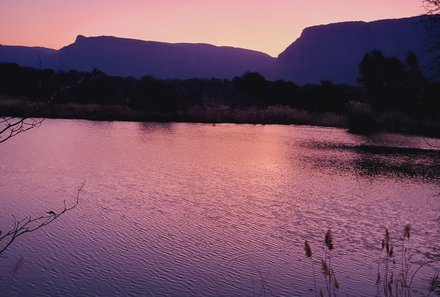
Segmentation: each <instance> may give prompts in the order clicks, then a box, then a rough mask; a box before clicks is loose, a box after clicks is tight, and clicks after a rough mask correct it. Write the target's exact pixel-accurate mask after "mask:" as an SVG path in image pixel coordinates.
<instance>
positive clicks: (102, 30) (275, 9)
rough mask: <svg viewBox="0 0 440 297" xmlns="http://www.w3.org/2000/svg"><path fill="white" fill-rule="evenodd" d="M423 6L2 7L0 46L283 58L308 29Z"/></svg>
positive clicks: (27, 0)
mask: <svg viewBox="0 0 440 297" xmlns="http://www.w3.org/2000/svg"><path fill="white" fill-rule="evenodd" d="M422 12H423V6H422V3H421V0H305V1H298V0H0V44H3V45H25V46H44V47H49V48H54V49H59V48H61V47H63V46H66V45H68V44H71V43H73V42H74V40H75V38H76V36H77V35H79V34H82V35H85V36H101V35H111V36H117V37H125V38H134V39H142V40H155V41H163V42H191V43H210V44H214V45H227V46H234V47H242V48H248V49H253V50H258V51H262V52H265V53H267V54H269V55H271V56H274V57H276V56H278V54H279V53H281V52H282V51H283V50H284V49H285V48H286V47H287V46H289V45H290V44H291V43H292V42H293V41H295V40H296V39H297V38H298V37H299V36H300V34H301V32H302V30H303V29H304V28H305V27H308V26H313V25H319V24H328V23H334V22H342V21H372V20H379V19H389V18H400V17H408V16H415V15H419V14H421V13H422Z"/></svg>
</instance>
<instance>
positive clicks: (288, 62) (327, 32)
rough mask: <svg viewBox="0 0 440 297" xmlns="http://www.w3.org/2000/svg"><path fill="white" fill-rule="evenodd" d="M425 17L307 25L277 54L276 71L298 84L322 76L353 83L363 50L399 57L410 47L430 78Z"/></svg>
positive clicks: (409, 49) (318, 80) (428, 34)
mask: <svg viewBox="0 0 440 297" xmlns="http://www.w3.org/2000/svg"><path fill="white" fill-rule="evenodd" d="M424 20H426V18H425V17H412V18H404V19H394V20H381V21H375V22H369V23H366V22H345V23H335V24H329V25H320V26H315V27H309V28H306V29H304V31H303V32H302V34H301V36H300V37H299V38H298V39H297V40H296V41H295V42H293V43H292V44H291V45H290V46H289V47H288V48H287V49H286V50H285V51H284V52H282V53H281V54H280V55H279V57H278V60H277V70H276V73H277V75H278V77H280V78H283V79H287V80H293V81H295V82H296V83H299V84H305V83H318V82H320V81H321V80H330V81H332V82H335V83H351V84H354V83H356V79H357V76H358V65H359V62H360V61H361V59H362V57H363V56H364V54H365V53H366V52H369V51H371V50H373V49H379V50H381V51H382V52H383V53H384V55H386V56H396V57H398V58H400V59H401V60H404V59H405V56H406V54H407V52H408V51H413V52H414V53H415V54H416V55H417V57H418V58H419V62H420V66H421V68H422V70H423V71H424V72H425V73H426V74H428V76H431V78H432V75H433V74H432V73H433V69H431V68H430V62H431V60H432V57H431V55H430V53H428V49H429V48H430V40H431V35H430V32H429V30H428V26H427V23H426V22H425V21H424Z"/></svg>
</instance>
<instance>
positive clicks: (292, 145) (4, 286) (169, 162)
mask: <svg viewBox="0 0 440 297" xmlns="http://www.w3.org/2000/svg"><path fill="white" fill-rule="evenodd" d="M0 156H1V160H2V161H1V163H0V172H1V175H0V191H1V192H0V193H1V197H0V199H1V207H0V230H3V231H5V230H7V229H8V228H10V227H11V226H12V223H13V221H14V218H13V216H15V217H16V218H23V217H25V216H27V215H31V216H38V215H41V214H44V213H46V212H47V211H50V210H53V211H60V210H61V209H62V208H63V201H64V200H66V203H67V204H68V205H70V204H71V203H73V202H74V200H75V194H76V191H77V189H78V188H79V187H80V186H81V184H82V183H83V182H84V181H85V180H86V184H85V186H84V188H83V190H82V191H81V193H80V202H79V205H78V206H77V207H76V208H75V209H73V210H71V211H69V212H68V213H66V214H64V215H62V216H61V217H60V218H59V219H58V220H56V221H54V222H53V223H51V224H50V225H48V226H46V227H44V228H42V229H40V230H38V231H36V232H33V233H29V234H26V235H23V236H22V237H19V238H17V240H16V241H15V242H14V244H13V245H12V246H11V247H10V248H9V249H8V250H7V251H6V253H4V254H3V255H2V256H1V257H0V263H1V264H0V295H2V296H315V294H314V292H313V288H314V281H313V273H312V268H311V262H310V260H309V259H307V258H306V257H305V254H304V241H305V240H308V241H309V242H310V244H311V246H312V250H313V253H314V255H313V258H314V269H315V273H316V282H317V287H318V289H319V288H324V287H325V284H324V281H323V276H322V274H321V269H320V259H321V258H322V256H323V245H324V244H323V240H324V235H325V233H326V232H327V230H328V229H331V230H332V233H333V237H334V245H335V249H334V251H333V252H332V255H331V265H332V267H333V269H334V271H335V273H336V276H337V278H338V281H339V284H340V293H341V296H346V295H347V294H348V296H373V295H374V294H375V293H376V291H377V288H376V286H375V281H376V275H377V270H378V261H379V259H380V257H381V255H382V254H381V241H382V238H383V236H384V235H383V234H384V228H385V227H386V228H388V229H389V230H390V233H391V238H392V241H393V244H394V246H395V254H396V259H397V261H400V255H401V246H402V242H401V241H400V240H399V238H400V237H401V236H402V230H403V227H404V225H405V224H408V223H410V224H411V226H412V230H413V231H412V234H411V238H410V242H409V243H408V245H407V246H408V247H410V248H411V251H412V254H413V259H412V262H413V263H414V265H413V266H412V268H411V269H412V271H414V270H415V269H416V268H418V267H419V266H420V265H423V264H424V263H426V262H427V258H426V256H425V254H427V253H432V252H433V251H434V250H435V249H437V251H438V249H439V248H440V227H439V221H438V220H437V218H438V217H439V216H440V162H439V160H440V140H436V139H430V138H425V137H416V136H403V135H397V134H380V135H376V136H371V137H366V136H356V135H352V134H349V133H347V132H346V131H345V130H342V129H334V128H320V127H307V126H302V127H301V126H278V125H234V124H217V125H210V124H184V123H178V124H172V123H171V124H154V123H132V122H92V121H75V120H45V121H44V122H43V125H42V126H41V127H40V128H36V129H33V130H30V131H28V132H26V133H23V134H21V135H19V136H17V137H15V138H13V139H11V140H9V141H7V142H5V143H3V144H1V145H0ZM439 264H440V263H433V264H429V265H425V266H423V268H422V269H420V271H419V272H418V273H417V274H416V277H415V280H414V283H413V285H412V287H413V290H414V296H421V295H422V294H423V290H424V289H425V288H426V287H427V286H428V281H429V278H430V277H432V275H433V274H434V273H435V272H437V273H438V272H439V270H440V265H439ZM396 265H397V266H399V262H397V264H396ZM382 267H383V266H381V268H380V269H382ZM398 268H399V267H397V268H396V269H397V270H396V271H398ZM425 292H426V291H425Z"/></svg>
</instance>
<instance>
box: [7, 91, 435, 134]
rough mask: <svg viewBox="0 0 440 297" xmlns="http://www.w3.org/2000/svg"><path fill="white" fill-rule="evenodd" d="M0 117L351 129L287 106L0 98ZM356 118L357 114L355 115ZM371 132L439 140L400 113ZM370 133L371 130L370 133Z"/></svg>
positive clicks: (334, 117) (374, 122)
mask: <svg viewBox="0 0 440 297" xmlns="http://www.w3.org/2000/svg"><path fill="white" fill-rule="evenodd" d="M0 115H1V116H14V117H23V116H30V117H42V118H58V119H86V120H95V121H138V122H189V123H237V124H282V125H291V124H294V125H310V126H324V127H338V128H346V129H350V125H351V123H350V115H345V114H338V113H333V112H310V111H306V110H301V109H295V108H292V107H289V106H280V105H273V106H267V107H264V108H262V107H248V108H232V107H230V106H226V105H217V106H208V107H199V106H195V107H192V108H189V109H187V110H182V111H174V112H149V111H143V110H139V109H135V108H132V107H130V106H127V105H100V104H77V103H65V104H56V103H51V104H47V105H44V104H40V105H38V104H36V103H35V102H33V101H29V100H27V99H26V98H20V97H11V96H0ZM355 117H356V119H359V115H355ZM365 121H366V122H365V125H367V126H374V131H386V132H398V133H404V134H415V135H424V136H432V137H440V121H435V120H430V119H415V118H412V117H410V116H408V115H406V114H403V113H399V112H384V113H381V114H377V115H375V118H374V119H366V120H365ZM370 132H371V131H370Z"/></svg>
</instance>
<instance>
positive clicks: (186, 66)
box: [0, 17, 435, 84]
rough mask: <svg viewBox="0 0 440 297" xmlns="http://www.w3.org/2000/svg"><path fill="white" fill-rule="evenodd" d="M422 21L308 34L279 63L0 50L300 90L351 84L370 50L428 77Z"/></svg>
mask: <svg viewBox="0 0 440 297" xmlns="http://www.w3.org/2000/svg"><path fill="white" fill-rule="evenodd" d="M427 20H429V19H428V18H427V17H412V18H403V19H393V20H380V21H374V22H343V23H335V24H328V25H319V26H313V27H308V28H306V29H304V30H303V32H302V34H301V36H300V37H299V38H298V39H297V40H296V41H294V42H293V43H292V44H291V45H290V46H289V47H288V48H287V49H286V50H285V51H283V52H282V53H281V54H280V55H279V56H278V58H273V57H271V56H269V55H267V54H264V53H262V52H258V51H252V50H247V49H241V48H234V47H226V46H220V47H219V46H213V45H209V44H191V43H164V42H156V41H142V40H134V39H127V38H117V37H111V36H99V37H84V36H82V35H79V36H78V37H77V38H76V40H75V42H74V43H72V44H70V45H68V46H65V47H63V48H61V49H60V50H54V49H48V48H42V47H24V46H7V45H0V62H12V63H17V64H19V65H21V66H29V67H36V68H48V69H54V70H57V71H68V70H80V71H91V70H93V69H94V68H97V69H99V70H101V71H103V72H105V73H106V74H108V75H115V76H134V77H142V76H146V75H150V76H153V77H156V78H161V79H168V78H172V79H189V78H212V77H215V78H227V79H231V78H233V77H234V76H239V75H242V74H243V73H245V72H248V71H250V72H259V73H261V74H262V75H264V76H265V77H266V78H268V79H272V80H274V79H284V80H291V81H294V82H296V83H298V84H307V83H318V82H320V81H322V80H329V81H332V82H334V83H349V84H355V83H356V81H357V73H358V65H359V62H360V61H361V59H362V57H363V55H364V54H365V53H366V52H369V51H371V50H373V49H379V50H381V51H382V52H383V53H384V54H385V55H388V56H396V57H398V58H400V59H404V58H405V55H406V54H407V52H408V51H413V52H414V53H415V54H416V55H417V56H418V58H419V61H420V66H421V69H422V71H423V72H425V74H427V75H428V77H430V78H435V77H434V74H433V73H434V72H433V70H432V69H431V68H430V62H431V60H432V54H430V52H429V51H428V49H429V47H430V44H431V39H432V37H431V33H430V30H429V27H428V26H427Z"/></svg>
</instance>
